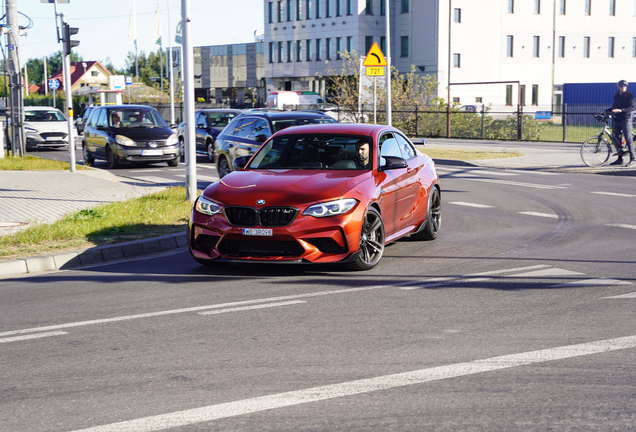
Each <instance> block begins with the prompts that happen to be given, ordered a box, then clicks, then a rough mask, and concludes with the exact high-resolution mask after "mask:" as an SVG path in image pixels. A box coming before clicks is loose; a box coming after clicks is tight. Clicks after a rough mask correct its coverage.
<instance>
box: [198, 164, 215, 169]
mask: <svg viewBox="0 0 636 432" xmlns="http://www.w3.org/2000/svg"><path fill="white" fill-rule="evenodd" d="M198 168H203V169H214V170H215V169H216V165H214V164H213V163H210V164H209V165H207V164H197V169H198Z"/></svg>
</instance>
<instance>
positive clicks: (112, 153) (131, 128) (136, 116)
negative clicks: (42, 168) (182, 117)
mask: <svg viewBox="0 0 636 432" xmlns="http://www.w3.org/2000/svg"><path fill="white" fill-rule="evenodd" d="M82 149H83V152H84V162H85V163H86V164H92V163H93V162H94V161H95V159H105V160H106V162H107V163H108V167H109V168H111V169H112V168H118V167H120V166H121V165H122V164H128V163H158V162H167V163H168V166H177V165H179V139H178V138H177V135H176V134H175V133H174V132H173V131H172V129H170V127H169V126H168V124H167V123H166V121H165V120H164V119H163V118H162V117H161V114H159V111H157V110H156V109H154V108H152V107H149V106H144V105H110V106H102V107H96V108H95V109H94V110H93V112H92V113H91V115H90V117H89V118H88V122H87V123H86V127H85V129H84V137H83V138H82Z"/></svg>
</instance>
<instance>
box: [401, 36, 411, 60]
mask: <svg viewBox="0 0 636 432" xmlns="http://www.w3.org/2000/svg"><path fill="white" fill-rule="evenodd" d="M408 56H409V37H408V36H402V37H401V38H400V57H408Z"/></svg>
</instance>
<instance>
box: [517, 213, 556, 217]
mask: <svg viewBox="0 0 636 432" xmlns="http://www.w3.org/2000/svg"><path fill="white" fill-rule="evenodd" d="M518 214H522V215H528V216H539V217H544V218H552V219H558V218H559V215H555V214H552V213H538V212H518Z"/></svg>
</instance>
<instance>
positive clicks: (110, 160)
mask: <svg viewBox="0 0 636 432" xmlns="http://www.w3.org/2000/svg"><path fill="white" fill-rule="evenodd" d="M106 165H108V168H109V169H117V168H119V167H120V165H119V162H117V158H116V157H115V153H113V151H112V150H111V148H110V147H106Z"/></svg>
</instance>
